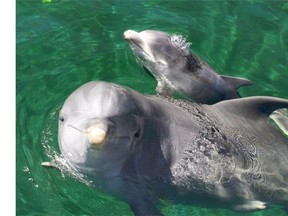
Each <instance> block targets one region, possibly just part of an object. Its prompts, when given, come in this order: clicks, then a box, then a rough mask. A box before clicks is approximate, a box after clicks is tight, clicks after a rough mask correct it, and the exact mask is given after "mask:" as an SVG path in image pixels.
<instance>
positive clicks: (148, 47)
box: [124, 30, 252, 104]
mask: <svg viewBox="0 0 288 216" xmlns="http://www.w3.org/2000/svg"><path fill="white" fill-rule="evenodd" d="M124 38H125V39H126V40H127V42H128V44H129V46H130V48H131V50H132V52H133V54H134V55H135V57H136V59H137V61H138V63H139V64H140V65H143V67H144V68H146V69H148V70H149V72H150V73H151V74H152V75H153V76H154V77H155V78H156V80H157V88H156V91H157V92H158V93H160V94H164V95H169V96H170V95H171V94H172V93H173V92H174V91H177V92H180V93H182V94H183V95H184V96H186V97H188V98H189V99H191V100H193V101H194V102H197V103H204V104H214V103H216V102H219V101H222V100H226V99H231V98H239V95H238V93H237V89H238V88H239V87H241V86H247V85H252V82H251V81H249V80H247V79H244V78H237V77H231V76H220V75H218V74H217V73H216V72H215V71H214V70H213V69H212V68H211V67H210V66H209V65H208V64H207V63H205V62H204V61H203V60H201V59H200V58H198V57H197V56H196V55H195V54H193V53H192V51H191V50H190V49H189V45H190V43H187V42H186V40H185V38H183V37H182V36H181V35H169V34H167V33H165V32H162V31H156V30H145V31H141V32H139V33H138V32H136V31H133V30H127V31H125V32H124Z"/></svg>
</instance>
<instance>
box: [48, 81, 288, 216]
mask: <svg viewBox="0 0 288 216" xmlns="http://www.w3.org/2000/svg"><path fill="white" fill-rule="evenodd" d="M287 107H288V100H286V99H281V98H275V97H263V96H259V97H248V98H238V99H231V100H225V101H222V102H219V103H217V104H214V105H204V104H197V103H192V102H189V101H185V100H175V99H172V98H170V99H167V98H162V97H160V96H148V95H143V94H140V93H138V92H136V91H134V90H132V89H129V88H126V87H122V86H119V85H116V84H111V83H106V82H96V81H92V82H89V83H86V84H84V85H82V86H81V87H79V88H78V89H77V90H75V91H74V92H73V93H72V94H71V95H70V96H69V97H68V98H67V99H66V101H65V103H64V105H63V107H62V109H61V111H60V114H59V133H58V141H59V147H60V150H61V153H62V154H63V156H64V157H65V159H66V160H67V162H68V163H69V165H70V166H71V167H72V168H73V169H74V170H76V171H77V172H79V173H81V174H83V175H84V176H85V178H87V179H88V180H89V181H90V182H91V184H92V185H93V186H95V187H99V188H102V189H105V190H107V191H108V192H109V193H111V194H112V195H114V196H116V197H119V198H121V199H124V200H125V201H126V202H127V203H128V204H129V206H130V208H131V210H132V211H133V213H134V214H135V215H161V210H160V208H159V205H158V204H159V202H158V200H159V199H161V198H163V199H168V200H170V201H172V202H175V203H177V202H180V203H187V204H189V203H192V204H199V205H204V206H205V205H208V206H209V204H208V203H213V204H214V205H215V206H217V207H219V206H220V207H222V206H223V207H225V208H231V209H235V210H239V211H250V210H257V209H264V208H266V207H267V204H270V203H272V204H273V203H275V204H281V205H284V206H286V207H287V206H288V181H287V180H288V157H287V155H288V140H287V138H286V137H284V136H283V135H282V134H281V133H280V132H279V131H278V130H277V129H276V128H275V127H274V126H273V124H272V123H271V120H270V119H269V117H268V116H269V115H270V113H272V112H273V111H274V110H276V109H279V108H287ZM43 165H46V166H47V165H49V164H47V163H44V164H43Z"/></svg>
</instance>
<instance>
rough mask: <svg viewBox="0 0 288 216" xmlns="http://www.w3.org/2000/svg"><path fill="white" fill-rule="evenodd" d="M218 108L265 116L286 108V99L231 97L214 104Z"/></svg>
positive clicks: (287, 101)
mask: <svg viewBox="0 0 288 216" xmlns="http://www.w3.org/2000/svg"><path fill="white" fill-rule="evenodd" d="M214 106H215V107H217V108H218V109H225V110H231V111H233V112H235V111H236V110H237V112H240V113H241V114H242V115H243V116H251V117H252V116H254V117H258V116H259V115H261V116H263V114H264V115H266V116H267V117H268V116H269V115H270V114H271V113H272V112H273V111H275V110H277V109H281V108H288V100H287V99H283V98H277V97H266V96H255V97H247V98H238V99H231V100H227V101H222V102H219V103H217V104H215V105H214Z"/></svg>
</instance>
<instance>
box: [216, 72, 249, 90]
mask: <svg viewBox="0 0 288 216" xmlns="http://www.w3.org/2000/svg"><path fill="white" fill-rule="evenodd" d="M221 78H222V79H223V80H224V81H225V82H228V83H229V84H230V85H231V86H232V87H233V88H234V89H235V90H237V89H238V88H240V87H241V86H250V85H253V82H252V81H250V80H248V79H245V78H240V77H232V76H224V75H221Z"/></svg>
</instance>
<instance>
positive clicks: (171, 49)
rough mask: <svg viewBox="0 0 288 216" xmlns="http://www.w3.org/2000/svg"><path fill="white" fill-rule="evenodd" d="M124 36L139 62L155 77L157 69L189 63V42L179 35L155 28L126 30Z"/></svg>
mask: <svg viewBox="0 0 288 216" xmlns="http://www.w3.org/2000/svg"><path fill="white" fill-rule="evenodd" d="M124 38H125V39H126V40H127V41H128V44H129V46H130V48H131V50H132V52H133V54H134V55H135V56H136V58H137V59H138V60H140V63H141V64H143V66H145V67H146V68H148V69H149V70H150V72H151V73H153V75H154V76H155V75H156V77H157V71H161V72H163V71H164V70H165V68H174V69H175V68H177V69H180V68H181V67H185V66H186V65H187V63H189V56H190V52H189V46H190V43H187V42H186V40H185V38H183V37H182V36H181V35H169V34H167V33H165V32H162V31H155V30H145V31H142V32H136V31H133V30H127V31H125V32H124ZM155 73H156V74H155Z"/></svg>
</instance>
